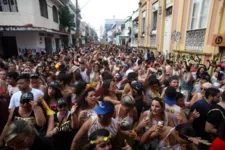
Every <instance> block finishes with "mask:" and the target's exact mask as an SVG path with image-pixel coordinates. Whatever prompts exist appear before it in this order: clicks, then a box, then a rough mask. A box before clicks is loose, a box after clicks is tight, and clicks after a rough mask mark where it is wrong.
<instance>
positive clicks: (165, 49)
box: [163, 7, 172, 58]
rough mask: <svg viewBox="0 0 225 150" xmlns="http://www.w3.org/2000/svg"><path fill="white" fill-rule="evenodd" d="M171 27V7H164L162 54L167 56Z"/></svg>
mask: <svg viewBox="0 0 225 150" xmlns="http://www.w3.org/2000/svg"><path fill="white" fill-rule="evenodd" d="M171 27H172V7H169V8H167V9H166V18H165V26H164V42H163V54H164V55H165V56H167V55H168V53H169V52H170V41H171ZM166 58H167V57H166Z"/></svg>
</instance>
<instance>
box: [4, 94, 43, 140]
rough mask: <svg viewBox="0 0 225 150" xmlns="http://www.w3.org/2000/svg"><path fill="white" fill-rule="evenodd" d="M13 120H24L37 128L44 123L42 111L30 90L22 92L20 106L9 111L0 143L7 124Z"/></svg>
mask: <svg viewBox="0 0 225 150" xmlns="http://www.w3.org/2000/svg"><path fill="white" fill-rule="evenodd" d="M15 120H25V121H27V122H29V123H31V124H33V125H34V126H35V127H36V128H37V130H38V129H40V128H41V127H43V126H44V125H45V123H46V118H45V115H44V112H43V110H42V108H41V107H40V106H38V104H37V102H35V101H34V95H33V94H32V93H31V92H25V93H23V94H22V95H21V97H20V106H19V107H16V108H14V109H12V111H10V114H9V117H8V121H7V123H6V125H5V127H4V129H3V131H2V134H1V137H0V143H3V138H4V136H5V134H6V131H7V129H8V127H9V125H10V124H11V123H12V122H13V121H15Z"/></svg>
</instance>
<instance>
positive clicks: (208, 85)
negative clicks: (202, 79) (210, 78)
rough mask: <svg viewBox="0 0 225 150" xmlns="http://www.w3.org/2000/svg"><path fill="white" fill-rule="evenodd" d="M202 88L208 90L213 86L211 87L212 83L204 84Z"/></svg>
mask: <svg viewBox="0 0 225 150" xmlns="http://www.w3.org/2000/svg"><path fill="white" fill-rule="evenodd" d="M202 87H203V88H206V89H208V88H212V87H213V85H212V83H209V82H206V83H203V84H202Z"/></svg>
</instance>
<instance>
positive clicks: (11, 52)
mask: <svg viewBox="0 0 225 150" xmlns="http://www.w3.org/2000/svg"><path fill="white" fill-rule="evenodd" d="M0 42H1V44H0V45H1V46H0V49H2V52H1V53H2V54H3V56H4V57H5V58H11V57H12V56H18V49H17V44H16V37H14V36H12V37H11V36H9V37H0Z"/></svg>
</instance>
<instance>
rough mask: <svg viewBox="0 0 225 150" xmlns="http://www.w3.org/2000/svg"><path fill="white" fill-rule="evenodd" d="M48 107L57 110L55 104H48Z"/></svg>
mask: <svg viewBox="0 0 225 150" xmlns="http://www.w3.org/2000/svg"><path fill="white" fill-rule="evenodd" d="M49 107H50V109H51V110H53V111H57V105H56V104H49Z"/></svg>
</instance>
